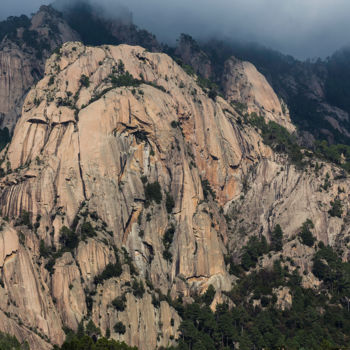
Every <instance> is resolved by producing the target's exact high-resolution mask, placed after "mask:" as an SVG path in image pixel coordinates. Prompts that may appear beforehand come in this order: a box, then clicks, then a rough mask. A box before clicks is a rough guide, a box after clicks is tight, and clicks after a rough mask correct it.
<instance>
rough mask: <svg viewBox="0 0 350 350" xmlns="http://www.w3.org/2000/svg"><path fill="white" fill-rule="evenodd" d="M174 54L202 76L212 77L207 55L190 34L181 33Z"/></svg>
mask: <svg viewBox="0 0 350 350" xmlns="http://www.w3.org/2000/svg"><path fill="white" fill-rule="evenodd" d="M175 55H176V56H178V57H180V58H181V59H182V60H183V62H184V63H185V64H187V65H189V66H191V67H192V68H193V69H194V70H195V72H197V73H198V74H200V75H201V76H203V77H204V78H206V79H210V78H211V77H212V75H213V71H212V65H211V62H210V59H209V57H208V56H207V54H206V53H205V52H204V51H202V50H201V48H200V47H199V45H198V43H197V42H196V41H195V40H194V39H193V38H192V37H191V36H189V35H186V34H181V36H180V38H179V40H178V42H177V46H176V49H175Z"/></svg>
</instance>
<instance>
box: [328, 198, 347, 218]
mask: <svg viewBox="0 0 350 350" xmlns="http://www.w3.org/2000/svg"><path fill="white" fill-rule="evenodd" d="M328 213H329V215H330V216H336V217H338V218H341V214H342V213H343V205H342V203H341V201H340V199H339V198H336V199H335V200H334V201H332V202H331V209H329V211H328Z"/></svg>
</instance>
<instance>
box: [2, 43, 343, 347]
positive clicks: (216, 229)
mask: <svg viewBox="0 0 350 350" xmlns="http://www.w3.org/2000/svg"><path fill="white" fill-rule="evenodd" d="M239 65H240V66H242V65H243V68H244V72H245V74H246V76H247V77H246V78H245V79H248V78H250V79H251V85H250V86H248V88H249V89H251V91H253V92H254V93H255V97H254V98H253V97H252V98H251V99H249V100H248V101H247V103H248V104H249V108H251V111H254V110H255V108H257V109H258V110H259V111H261V109H262V108H263V107H264V109H265V110H267V111H268V110H269V109H270V110H271V114H268V113H266V114H265V117H266V120H271V119H272V117H271V116H273V118H274V119H273V120H275V121H277V122H279V123H281V124H282V125H285V126H286V127H287V128H289V130H291V131H292V130H294V127H293V125H292V124H291V123H290V121H289V119H288V117H287V116H285V115H283V113H280V112H281V111H280V109H278V108H281V106H280V104H279V101H278V99H277V98H276V97H275V94H274V92H273V90H272V89H271V88H269V87H268V84H267V83H266V81H265V80H264V78H263V77H262V76H261V75H259V73H257V72H256V71H255V70H254V68H253V67H252V66H249V64H243V63H239ZM252 77H253V78H254V79H253V78H252ZM197 81H198V79H197V77H196V76H195V75H191V76H190V75H188V74H187V73H186V72H185V71H184V70H183V69H182V68H181V67H180V66H179V65H178V64H176V63H175V62H174V61H173V60H172V59H171V58H170V57H169V56H167V55H165V54H161V53H150V52H148V51H146V50H145V49H143V48H141V47H137V46H135V47H133V46H127V45H120V46H101V47H96V48H92V47H86V46H84V45H82V44H81V43H78V42H70V43H66V44H64V45H63V47H62V48H61V49H60V50H59V51H58V52H57V53H55V54H53V55H52V56H51V57H50V59H49V60H48V61H47V63H46V68H45V76H44V78H43V79H42V80H41V81H39V82H38V83H37V84H36V85H35V86H34V87H33V88H32V89H31V91H30V92H29V93H28V95H27V97H26V100H25V102H24V105H23V110H22V117H21V118H20V120H19V122H18V124H17V126H16V129H15V132H14V136H13V140H12V142H11V144H10V145H9V147H8V148H7V149H6V150H4V151H3V152H2V158H3V161H2V168H3V172H4V176H3V177H2V179H1V183H0V186H1V194H0V208H1V213H2V216H3V217H4V218H5V219H6V220H8V222H7V221H6V220H5V221H3V224H2V226H1V227H2V231H1V235H2V236H1V237H2V239H1V240H0V272H1V274H0V276H1V277H0V278H1V281H2V284H1V286H0V293H1V295H2V296H3V297H2V298H1V306H0V310H1V318H2V322H0V331H6V332H9V333H12V334H15V335H16V336H17V337H18V338H19V339H21V340H23V339H27V340H28V342H29V343H30V344H31V346H32V348H35V349H45V348H50V343H55V344H61V343H62V342H63V340H64V333H63V331H62V329H63V327H64V326H65V327H69V328H72V329H75V330H76V329H77V328H78V324H79V323H80V322H81V321H84V322H86V321H87V320H89V319H92V320H93V322H94V323H95V324H96V325H97V326H98V327H100V328H101V330H102V333H103V334H105V333H106V332H107V330H110V331H111V335H112V337H113V338H115V339H120V340H125V341H126V342H128V343H129V344H132V345H137V346H138V347H139V348H140V349H153V348H156V347H157V346H158V347H159V346H167V345H168V344H171V343H172V342H173V341H174V340H175V339H176V338H177V337H178V331H177V330H178V326H179V324H180V321H181V319H180V317H179V315H178V314H177V312H176V311H175V309H174V308H173V307H172V306H171V305H169V300H170V299H176V298H177V297H179V296H181V297H182V299H183V300H184V301H185V302H191V301H193V298H195V296H196V294H197V293H203V292H204V291H206V290H207V288H208V286H209V285H213V286H214V287H215V290H216V297H215V298H214V301H213V305H212V306H213V307H214V305H215V303H216V302H219V301H220V300H221V301H222V300H223V299H224V298H225V296H224V295H222V292H224V291H229V290H231V288H232V286H233V285H234V283H235V282H234V281H235V279H236V278H235V277H234V276H232V275H230V274H229V272H228V269H227V266H226V263H227V259H225V257H227V256H230V255H231V256H232V257H234V258H235V259H239V257H240V253H241V248H242V246H243V245H244V244H245V243H246V242H247V241H248V238H249V237H250V236H252V235H257V234H260V235H263V236H266V237H267V239H268V240H269V237H270V233H271V231H272V230H273V228H274V227H275V226H276V224H280V225H281V226H282V228H283V230H284V232H285V236H284V243H285V244H284V247H283V249H284V250H283V252H284V254H285V255H286V256H294V257H295V259H300V261H301V263H303V264H304V265H305V266H304V269H305V274H304V276H303V283H305V284H307V283H309V284H310V283H313V282H314V281H315V278H314V277H313V275H312V273H311V271H310V268H309V267H308V266H307V264H310V261H311V258H312V256H311V252H310V251H309V250H308V248H304V247H303V246H302V245H301V244H300V242H299V241H298V238H297V236H296V235H297V234H298V232H299V229H300V226H301V225H302V223H303V222H304V221H305V220H306V219H308V218H310V219H312V220H313V222H314V225H315V229H314V233H315V235H316V236H317V238H318V239H320V240H323V241H324V242H325V243H330V244H332V245H334V246H340V247H342V248H343V249H344V253H346V251H347V250H346V249H347V246H346V244H347V243H346V241H345V240H344V237H345V236H347V235H348V230H349V227H348V226H349V225H348V220H347V209H348V188H349V181H348V180H347V178H346V176H345V177H344V175H342V173H341V171H340V169H338V168H335V167H334V166H332V165H329V164H324V165H323V166H322V167H321V169H319V166H318V165H317V166H316V164H315V161H314V160H313V159H312V158H311V156H310V155H307V156H306V157H307V160H308V163H307V164H306V165H305V168H304V169H303V170H300V169H298V168H297V167H296V166H295V165H292V164H290V162H289V160H287V159H286V157H284V156H283V155H279V154H275V153H274V152H273V151H272V150H271V149H270V148H269V147H268V146H266V145H265V144H264V142H263V139H262V137H261V135H260V131H259V129H257V128H256V127H254V126H252V125H251V124H249V123H245V122H244V121H242V118H241V117H242V116H240V115H239V113H238V112H237V111H236V110H235V108H234V107H233V106H232V104H231V103H229V102H228V101H226V100H224V99H223V98H221V97H219V96H218V97H216V98H210V97H209V96H208V95H207V93H206V92H205V91H204V90H203V89H202V88H201V87H200V86H199V85H198V83H197ZM254 82H255V84H254ZM235 84H237V85H235ZM262 87H263V88H262ZM228 88H230V90H231V91H237V93H240V94H242V95H243V94H245V93H246V90H244V89H243V87H242V86H241V82H240V81H239V82H237V80H234V79H233V80H232V81H231V83H230V84H229V83H228ZM261 88H262V90H260V89H261ZM270 89H271V90H270ZM251 93H252V92H247V95H249V94H251ZM273 108H275V112H272V109H273ZM273 113H275V114H273ZM262 114H263V113H262ZM279 117H280V119H278V118H279ZM316 168H317V171H316V170H315V169H316ZM327 174H328V175H327ZM325 179H327V186H325ZM340 189H341V190H340ZM337 196H339V200H340V201H342V203H343V212H342V214H341V215H340V217H332V216H331V215H330V214H329V213H328V210H329V208H330V207H331V204H330V203H331V201H333V200H334V199H335V198H336V197H337ZM294 244H295V246H294ZM310 249H311V248H310ZM293 254H294V255H293ZM276 256H277V255H276ZM276 256H275V255H274V256H272V257H270V258H268V257H267V256H266V257H265V259H266V261H265V262H262V263H264V264H265V265H269V264H272V263H273V260H274V259H275V257H276ZM346 258H347V257H346V254H344V259H346ZM280 294H281V295H280V299H281V302H280V303H281V304H282V303H283V300H287V301H288V296H286V294H288V293H287V292H286V291H285V290H281V291H280ZM283 298H284V299H283ZM282 299H283V300H282ZM283 305H284V304H283ZM118 322H121V323H122V325H124V326H125V328H124V329H122V326H121V324H118ZM115 325H119V328H118V327H114V326H115Z"/></svg>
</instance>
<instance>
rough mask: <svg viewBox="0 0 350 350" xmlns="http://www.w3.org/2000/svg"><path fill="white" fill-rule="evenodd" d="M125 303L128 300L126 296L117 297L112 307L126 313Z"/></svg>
mask: <svg viewBox="0 0 350 350" xmlns="http://www.w3.org/2000/svg"><path fill="white" fill-rule="evenodd" d="M125 302H126V298H125V295H123V296H121V297H116V298H115V299H113V300H112V305H113V306H114V307H115V309H116V310H118V311H124V310H125Z"/></svg>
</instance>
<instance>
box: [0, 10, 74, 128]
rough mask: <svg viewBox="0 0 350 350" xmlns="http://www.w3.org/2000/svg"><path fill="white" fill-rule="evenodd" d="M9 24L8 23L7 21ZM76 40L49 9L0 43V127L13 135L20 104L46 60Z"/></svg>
mask: <svg viewBox="0 0 350 350" xmlns="http://www.w3.org/2000/svg"><path fill="white" fill-rule="evenodd" d="M9 21H10V20H9ZM78 39H79V36H78V34H77V33H75V32H74V31H73V30H72V29H71V28H70V27H69V26H68V25H67V23H66V22H65V21H64V20H63V19H62V18H61V17H60V15H59V14H58V12H56V11H55V10H53V9H52V8H51V7H48V6H42V7H41V8H40V11H38V12H37V13H36V14H35V15H34V16H33V17H32V18H31V20H29V19H27V20H24V21H22V22H21V23H20V24H18V26H17V28H16V29H14V31H13V32H8V33H7V34H6V35H5V37H4V38H2V41H1V42H0V72H1V73H0V117H1V119H0V126H1V128H4V127H7V128H8V129H9V130H10V131H13V129H14V127H15V125H16V122H17V120H18V118H19V116H20V114H21V110H22V104H23V100H24V98H25V95H26V93H27V92H28V91H29V89H30V88H31V86H32V85H33V83H34V82H35V81H37V80H38V79H40V78H41V77H42V75H43V71H44V65H45V61H46V59H47V58H48V57H49V55H50V54H51V52H52V51H53V50H54V49H55V48H56V47H57V46H60V45H61V44H62V43H63V42H66V41H70V40H78Z"/></svg>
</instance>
